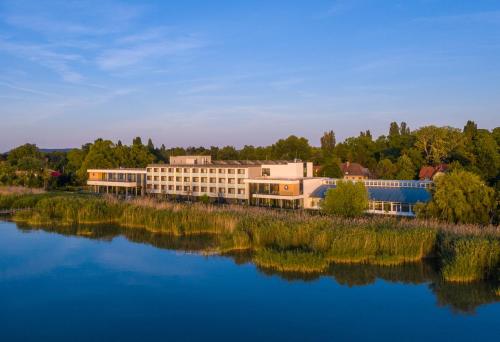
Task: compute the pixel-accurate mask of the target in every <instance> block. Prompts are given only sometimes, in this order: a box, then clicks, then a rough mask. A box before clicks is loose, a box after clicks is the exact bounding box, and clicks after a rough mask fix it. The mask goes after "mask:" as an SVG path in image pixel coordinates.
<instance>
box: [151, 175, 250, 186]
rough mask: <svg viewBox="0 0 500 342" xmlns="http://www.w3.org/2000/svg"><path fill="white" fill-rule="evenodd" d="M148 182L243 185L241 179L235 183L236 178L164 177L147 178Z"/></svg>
mask: <svg viewBox="0 0 500 342" xmlns="http://www.w3.org/2000/svg"><path fill="white" fill-rule="evenodd" d="M148 182H177V183H207V184H208V183H210V184H239V185H244V184H245V183H244V182H243V179H238V182H236V178H211V179H207V178H206V177H201V178H189V177H175V179H174V178H173V177H172V176H171V177H169V178H168V179H167V178H166V177H165V176H162V177H161V178H160V177H159V176H154V178H153V177H151V176H148Z"/></svg>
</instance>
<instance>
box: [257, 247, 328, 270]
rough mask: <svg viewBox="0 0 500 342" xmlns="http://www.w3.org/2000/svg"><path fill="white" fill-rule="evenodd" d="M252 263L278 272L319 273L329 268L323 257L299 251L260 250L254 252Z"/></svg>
mask: <svg viewBox="0 0 500 342" xmlns="http://www.w3.org/2000/svg"><path fill="white" fill-rule="evenodd" d="M253 261H254V263H255V264H256V265H258V266H260V267H263V268H270V269H274V270H277V271H279V272H301V273H319V272H324V271H325V270H326V269H327V268H328V266H329V263H328V260H327V259H326V258H325V257H324V256H323V255H321V254H318V253H311V252H304V251H300V250H288V251H277V250H273V249H262V250H259V251H257V252H256V254H255V256H254V258H253Z"/></svg>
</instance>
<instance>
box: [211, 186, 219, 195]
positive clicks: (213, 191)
mask: <svg viewBox="0 0 500 342" xmlns="http://www.w3.org/2000/svg"><path fill="white" fill-rule="evenodd" d="M210 192H211V193H213V194H215V193H216V192H217V188H215V187H213V186H211V187H210Z"/></svg>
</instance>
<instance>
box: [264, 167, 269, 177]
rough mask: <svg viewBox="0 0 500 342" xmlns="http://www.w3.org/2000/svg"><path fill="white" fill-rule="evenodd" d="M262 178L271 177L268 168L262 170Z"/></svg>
mask: <svg viewBox="0 0 500 342" xmlns="http://www.w3.org/2000/svg"><path fill="white" fill-rule="evenodd" d="M262 176H271V169H270V168H268V167H264V168H262Z"/></svg>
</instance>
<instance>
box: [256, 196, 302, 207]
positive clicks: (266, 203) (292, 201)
mask: <svg viewBox="0 0 500 342" xmlns="http://www.w3.org/2000/svg"><path fill="white" fill-rule="evenodd" d="M250 205H253V206H257V207H270V208H281V209H300V208H303V207H304V201H303V199H302V198H272V197H269V198H266V197H252V199H251V200H250Z"/></svg>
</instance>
